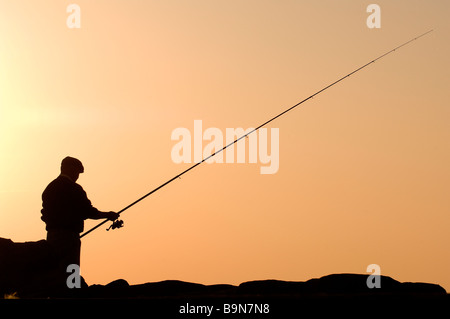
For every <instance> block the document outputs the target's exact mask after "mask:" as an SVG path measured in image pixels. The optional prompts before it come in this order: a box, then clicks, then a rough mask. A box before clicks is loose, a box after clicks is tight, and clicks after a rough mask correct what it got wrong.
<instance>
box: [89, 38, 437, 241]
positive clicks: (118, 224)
mask: <svg viewBox="0 0 450 319" xmlns="http://www.w3.org/2000/svg"><path fill="white" fill-rule="evenodd" d="M430 32H433V30H430V31H427V32H425V33H423V34H421V35H419V36H417V37H415V38H413V39H411V40H409V41H407V42H405V43H403V44H401V45H399V46H397V47H395V48H394V49H391V50H389V51H387V52H386V53H384V54H382V55H380V56H379V57H377V58H375V59H373V60H371V61H370V62H367V63H366V64H364V65H362V66H360V67H359V68H357V69H355V70H354V71H352V72H350V73H348V74H347V75H345V76H343V77H341V78H340V79H338V80H336V81H334V82H333V83H331V84H329V85H327V86H325V87H324V88H322V89H320V90H319V91H317V92H316V93H314V94H313V95H311V96H309V97H307V98H306V99H304V100H302V101H300V102H298V103H297V104H295V105H293V106H291V107H290V108H288V109H286V110H284V111H283V112H281V113H279V114H277V115H275V116H274V117H272V118H271V119H269V120H267V121H266V122H264V123H262V124H260V125H258V126H257V127H256V128H254V129H253V130H251V131H249V132H248V133H246V134H244V135H242V136H241V137H239V138H237V139H235V140H234V141H233V142H231V143H229V144H227V145H226V146H224V147H223V148H222V149H220V150H218V151H217V152H215V153H213V154H211V155H209V156H208V157H205V158H204V159H202V160H201V161H200V162H198V163H196V164H194V165H192V166H191V167H189V168H187V169H186V170H184V171H182V172H181V173H180V174H178V175H176V176H174V177H172V178H171V179H169V180H168V181H167V182H165V183H163V184H161V185H160V186H158V187H156V188H155V189H153V190H152V191H151V192H149V193H147V194H145V195H144V196H142V197H141V198H139V199H137V200H135V201H134V202H132V203H131V204H129V205H128V206H127V207H125V208H123V209H122V210H120V211H119V212H118V213H119V214H121V213H123V212H124V211H126V210H127V209H128V208H130V207H132V206H134V205H136V204H137V203H139V202H140V201H142V200H143V199H145V198H147V197H148V196H150V195H151V194H153V193H154V192H156V191H158V190H160V189H161V188H163V187H164V186H166V185H167V184H169V183H171V182H173V181H174V180H176V179H177V178H180V177H181V176H182V175H184V174H186V173H187V172H189V171H190V170H193V169H194V168H196V167H197V166H199V165H200V164H202V163H203V162H205V161H207V160H208V159H210V158H211V157H213V156H215V155H217V154H219V153H220V152H223V151H224V150H225V149H226V148H227V147H230V146H231V145H234V144H236V143H237V142H238V141H240V140H241V139H243V138H245V137H247V136H248V135H250V134H252V133H253V132H256V131H257V130H259V129H260V128H261V127H263V126H265V125H267V124H269V123H270V122H272V121H274V120H276V119H277V118H279V117H280V116H282V115H284V114H286V113H287V112H289V111H291V110H293V109H295V108H296V107H297V106H299V105H301V104H303V103H305V102H306V101H308V100H310V99H312V98H313V97H315V96H316V95H319V94H320V93H322V92H324V91H325V90H327V89H329V88H330V87H332V86H334V85H336V84H338V83H339V82H341V81H343V80H344V79H346V78H348V77H350V76H352V75H353V74H355V73H356V72H359V71H361V70H362V69H364V68H366V67H367V66H369V65H371V64H372V63H375V62H376V61H378V60H380V59H382V58H384V57H385V56H387V55H389V54H391V53H392V52H394V51H396V50H398V49H400V48H402V47H404V46H405V45H408V44H409V43H411V42H413V41H415V40H417V39H419V38H421V37H423V36H425V35H427V34H429V33H430ZM108 221H109V220H108V219H106V220H104V221H102V222H101V223H99V224H98V225H97V226H94V227H92V228H91V229H90V230H88V231H86V232H85V233H83V234H82V235H80V238H83V237H84V236H86V235H87V234H89V233H91V232H92V231H94V230H96V229H97V228H99V227H100V226H102V225H103V224H105V223H106V222H108ZM122 226H123V221H121V220H115V221H114V222H113V223H112V224H111V226H110V227H109V228H108V229H107V230H109V229H110V228H112V229H115V228H120V227H122Z"/></svg>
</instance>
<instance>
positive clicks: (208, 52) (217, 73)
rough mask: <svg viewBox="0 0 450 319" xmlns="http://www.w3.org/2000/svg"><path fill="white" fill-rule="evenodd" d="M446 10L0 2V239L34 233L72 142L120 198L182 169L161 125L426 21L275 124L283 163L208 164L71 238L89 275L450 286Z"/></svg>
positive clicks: (328, 70)
mask: <svg viewBox="0 0 450 319" xmlns="http://www.w3.org/2000/svg"><path fill="white" fill-rule="evenodd" d="M71 3H76V4H78V5H79V7H80V10H81V11H80V21H81V28H68V26H67V24H66V19H67V18H68V16H69V14H70V13H67V12H66V8H67V6H68V5H69V4H71ZM371 3H377V4H378V5H379V6H380V7H381V28H380V29H369V28H368V27H367V24H366V19H367V17H368V16H369V13H367V12H366V8H367V6H368V5H369V4H371ZM449 14H450V2H448V1H444V0H432V1H425V0H420V1H418V0H408V1H406V0H397V1H387V0H386V1H384V0H377V1H350V0H343V1H335V0H318V1H303V0H296V1H293V0H283V1H273V0H271V1H265V0H258V1H253V0H245V1H235V0H232V1H229V0H228V1H222V0H213V1H211V0H207V1H206V0H191V1H188V0H186V1H184V0H177V1H173V0H168V1H136V0H126V1H125V0H117V1H106V0H103V1H100V0H95V1H84V0H74V1H64V0H58V1H56V0H55V1H53V0H51V1H31V0H29V1H25V0H22V1H13V0H0V237H4V238H10V239H12V240H13V241H16V242H23V241H36V240H40V239H43V238H45V236H46V232H45V224H44V223H43V222H42V221H41V220H40V216H41V214H40V209H41V204H42V202H41V194H42V191H43V190H44V188H45V187H46V186H47V184H48V183H49V182H51V181H52V180H53V179H54V178H56V177H57V175H58V174H59V166H60V162H61V160H62V159H63V158H64V157H65V156H68V155H70V156H73V157H77V158H79V159H80V160H81V161H82V162H83V164H84V167H85V173H84V174H82V175H81V176H80V179H79V180H78V183H79V184H80V185H82V186H83V188H84V189H85V190H86V192H87V194H88V197H89V198H90V199H91V201H92V203H93V204H94V206H95V207H97V208H99V209H100V210H103V211H109V210H114V211H119V210H120V209H122V208H123V207H125V206H127V205H128V204H129V203H131V202H132V201H134V200H136V199H137V198H139V197H140V196H142V195H144V194H146V193H147V192H149V191H150V190H152V189H153V188H155V187H157V186H159V185H160V184H162V183H163V182H165V181H166V180H168V179H170V178H171V177H173V176H174V175H176V174H178V173H179V172H181V171H182V170H184V169H186V168H187V167H189V165H191V164H176V163H174V162H173V161H172V158H171V150H172V148H173V146H174V145H175V144H176V141H173V140H171V133H172V131H173V130H174V129H176V128H182V127H184V128H187V129H189V130H190V131H191V132H193V126H194V120H202V123H203V129H204V130H205V129H206V128H209V127H216V128H219V129H220V130H222V131H223V132H225V130H226V128H237V127H242V128H249V127H255V126H257V125H258V124H260V123H262V122H264V121H266V120H267V119H269V118H271V117H272V116H274V115H276V114H277V113H279V112H281V111H282V110H284V109H286V108H288V107H290V106H292V105H294V104H295V103H297V102H299V101H300V100H302V99H303V98H305V97H307V96H309V95H311V94H313V93H314V92H316V91H318V90H319V89H321V88H323V87H324V86H326V85H328V84H329V83H331V82H333V81H334V80H336V79H338V78H339V77H341V76H343V75H345V74H347V73H349V72H351V71H352V70H354V69H356V68H357V67H359V66H361V65H362V64H364V63H366V62H368V61H370V60H371V59H373V58H375V57H378V56H379V55H381V54H382V53H384V52H386V51H388V50H390V49H392V48H394V47H395V46H397V45H399V44H401V43H403V42H406V41H408V40H409V39H411V38H413V37H415V36H417V35H420V34H422V33H424V32H426V31H428V30H430V29H434V32H433V33H431V34H429V35H427V36H425V37H423V38H421V39H419V40H417V41H415V42H413V43H411V44H410V45H408V46H406V47H404V48H401V49H400V50H398V51H396V52H394V53H393V54H390V55H389V56H387V57H385V58H383V59H382V60H380V61H378V62H377V63H375V64H373V65H371V66H369V67H368V68H366V69H364V70H362V71H361V72H358V73H357V74H355V75H354V76H352V77H350V78H348V79H346V80H345V81H343V82H341V83H339V84H338V85H336V86H334V87H332V88H330V89H329V90H327V91H325V92H323V93H322V94H320V95H319V96H317V97H316V98H314V99H313V100H311V101H308V102H307V103H305V104H303V105H302V106H301V107H300V108H298V109H295V110H293V111H292V112H289V113H288V114H286V115H285V116H283V117H281V118H279V119H277V120H276V121H274V122H272V123H271V124H270V125H269V126H268V128H278V129H279V170H278V172H277V173H276V174H271V175H262V174H260V167H261V166H262V165H263V164H262V163H260V162H258V163H248V162H247V163H239V164H238V163H223V164H218V163H216V164H206V163H205V164H202V165H200V166H199V167H197V168H195V169H194V170H192V171H190V172H189V173H187V174H186V175H184V176H183V177H182V178H181V179H179V180H176V181H174V182H173V183H171V184H169V185H168V186H166V187H164V188H163V189H161V190H159V191H158V192H156V193H155V194H154V195H152V196H150V197H149V198H147V199H145V200H144V201H142V202H141V203H139V204H137V205H136V206H134V207H132V208H131V209H129V210H127V211H126V212H125V213H124V214H123V215H122V216H121V217H122V219H123V220H124V222H125V227H124V228H122V229H120V230H114V231H109V232H106V231H105V228H106V225H105V226H104V227H102V228H99V229H97V230H96V231H95V232H93V233H91V234H89V235H88V236H86V237H85V238H83V240H82V255H81V263H82V265H81V266H82V275H83V277H85V279H86V281H87V282H88V284H105V283H108V282H110V281H112V280H115V279H119V278H124V279H126V280H127V281H128V282H129V283H132V284H135V283H144V282H153V281H162V280H167V279H176V280H183V281H190V282H198V283H203V284H214V283H230V284H239V283H241V282H244V281H249V280H257V279H279V280H295V281H302V280H307V279H310V278H313V277H320V276H324V275H327V274H331V273H363V274H364V273H366V268H367V266H368V265H370V264H378V265H380V267H381V274H382V275H387V276H391V277H393V278H394V279H397V280H399V281H414V282H416V281H422V282H430V283H437V284H440V285H442V286H443V287H444V288H446V289H447V291H449V290H450V275H449V270H450V252H449V245H450V231H449V228H450V214H449V213H450V200H449V191H450V187H449V181H450V165H449V162H450V148H449V146H450V143H449V141H450V125H449V123H450V121H449V120H450V108H449V75H450V63H449V59H448V57H449V56H450V42H449V38H450V37H449V34H450V32H449V31H450V22H449V18H448V16H449ZM205 144H206V143H204V145H205ZM96 223H97V222H95V221H88V222H86V224H85V229H86V230H87V229H89V228H90V227H92V226H94V225H96Z"/></svg>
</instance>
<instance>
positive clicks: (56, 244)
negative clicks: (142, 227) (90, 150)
mask: <svg viewBox="0 0 450 319" xmlns="http://www.w3.org/2000/svg"><path fill="white" fill-rule="evenodd" d="M83 172H84V168H83V164H82V163H81V162H80V161H79V160H78V159H76V158H73V157H66V158H64V159H63V160H62V162H61V174H60V175H59V176H58V178H56V179H55V180H54V181H52V182H51V183H50V184H49V185H48V186H47V188H46V189H45V190H44V192H43V193H42V210H41V213H42V217H41V219H42V220H43V221H44V222H45V223H46V230H47V242H48V243H49V245H50V246H51V248H52V249H53V250H54V252H55V253H56V255H57V257H58V259H59V267H60V271H61V272H62V271H63V272H64V273H65V272H66V268H67V266H68V265H70V264H77V265H80V249H81V241H80V233H81V232H82V231H83V229H84V220H85V219H88V218H90V219H101V218H108V219H109V220H115V219H117V217H118V216H119V214H117V213H115V212H100V211H99V210H98V209H97V208H95V207H93V206H92V204H91V201H90V200H89V199H88V198H87V195H86V192H85V191H84V190H83V188H82V187H81V186H80V185H78V184H77V183H76V181H77V179H78V177H79V175H80V173H83ZM61 272H60V274H62V273H61Z"/></svg>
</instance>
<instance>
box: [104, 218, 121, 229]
mask: <svg viewBox="0 0 450 319" xmlns="http://www.w3.org/2000/svg"><path fill="white" fill-rule="evenodd" d="M122 227H123V220H120V219H116V220H115V221H113V223H112V224H111V226H109V227H108V228H107V229H106V231H108V230H110V229H116V228H122Z"/></svg>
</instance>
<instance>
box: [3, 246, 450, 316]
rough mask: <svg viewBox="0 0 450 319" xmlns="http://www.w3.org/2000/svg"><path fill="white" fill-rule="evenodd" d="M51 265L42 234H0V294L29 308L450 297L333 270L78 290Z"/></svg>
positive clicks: (320, 306) (178, 311) (196, 307)
mask: <svg viewBox="0 0 450 319" xmlns="http://www.w3.org/2000/svg"><path fill="white" fill-rule="evenodd" d="M57 265H58V261H57V260H56V259H55V257H54V255H53V254H52V250H51V246H49V245H48V243H47V242H46V241H45V240H41V241H37V242H26V243H14V242H13V241H11V240H9V239H4V238H0V299H1V298H2V297H7V296H8V295H13V296H15V297H18V298H20V299H21V302H26V300H28V301H30V300H31V301H32V300H39V301H40V302H41V303H39V304H37V303H34V302H33V303H32V307H37V306H38V305H45V306H47V308H52V307H53V306H54V305H53V304H51V302H57V303H58V304H57V305H56V306H67V307H70V308H71V309H73V310H74V311H76V310H77V309H78V308H77V307H78V306H79V303H80V302H82V303H87V304H86V307H89V308H90V307H91V306H93V308H92V309H97V308H96V307H95V305H103V306H101V307H99V308H98V311H99V313H101V314H104V313H105V311H106V312H107V311H109V312H110V313H113V314H117V312H120V311H121V310H123V311H124V312H125V313H126V314H128V312H129V311H131V310H133V311H144V312H145V311H148V310H149V309H151V310H152V312H153V313H155V312H158V313H162V315H165V317H166V316H168V317H175V316H181V315H182V313H183V311H185V312H188V311H206V310H205V309H209V308H202V307H201V306H202V305H210V306H211V307H215V308H214V310H215V312H214V313H216V315H217V313H219V312H221V314H222V315H223V316H224V317H230V316H229V315H230V314H232V313H229V314H224V313H223V311H230V312H232V311H249V309H250V308H249V307H253V306H255V305H256V306H255V307H256V308H255V309H257V310H260V309H266V310H267V307H269V309H272V312H271V314H272V315H273V314H274V313H276V314H277V315H275V316H272V317H275V318H277V317H279V316H285V315H291V314H302V313H303V310H304V309H306V308H309V309H311V308H313V309H315V311H316V312H317V311H319V312H326V313H330V311H331V309H335V308H333V307H335V306H336V307H338V308H339V309H341V310H342V309H350V308H352V307H355V306H358V307H366V308H367V309H371V313H373V311H374V309H378V313H379V312H380V311H381V310H383V311H384V310H385V309H395V308H396V307H397V309H400V310H401V313H402V314H404V312H405V311H406V310H409V311H410V312H412V311H411V309H414V307H416V306H418V305H421V304H423V303H424V302H426V303H427V304H428V303H430V302H431V303H432V304H433V306H432V307H433V308H432V309H438V306H442V305H446V304H448V303H449V302H450V298H449V295H447V292H446V291H445V289H444V288H442V287H441V286H439V285H437V284H430V283H412V282H403V283H402V282H399V281H397V280H394V279H393V278H391V277H388V276H381V277H380V283H381V287H380V288H372V289H370V288H368V286H367V278H368V276H369V274H332V275H328V276H324V277H321V278H316V279H310V280H307V281H304V282H291V281H281V280H262V281H250V282H244V283H241V284H240V285H229V284H216V285H202V284H197V283H188V282H182V281H174V280H167V281H161V282H153V283H144V284H138V285H129V284H128V282H127V281H126V280H124V279H119V280H116V281H113V282H111V283H109V284H107V285H95V284H94V285H90V286H88V285H87V284H86V283H83V284H82V287H81V288H73V289H69V288H67V286H66V281H65V280H66V278H58V276H55V272H54V269H55V267H56V266H57ZM56 273H57V272H56ZM67 275H69V274H67ZM73 303H75V304H73ZM2 305H3V306H5V305H16V306H17V305H20V304H17V303H9V302H8V301H7V300H5V299H4V300H0V306H2ZM233 305H235V306H233ZM239 305H247V306H246V307H247V308H245V309H244V306H242V307H241V308H240V310H239V308H238V307H239ZM249 305H252V306H249ZM267 305H269V306H267ZM226 307H228V308H226ZM231 307H234V308H231ZM264 307H266V308H264ZM270 307H272V308H270ZM349 307H350V308H349ZM47 308H46V309H47ZM105 308H107V309H105ZM338 308H336V309H338ZM24 309H28V310H29V309H36V308H29V307H22V306H20V307H19V309H18V310H17V311H20V310H24ZM80 309H81V308H80ZM100 309H101V310H100ZM210 309H213V308H210ZM426 309H429V308H428V306H427V308H426ZM80 311H81V310H80ZM252 311H254V309H253V310H252ZM333 311H334V310H333ZM427 311H428V310H427ZM333 313H334V312H333ZM191 314H192V313H191ZM196 314H197V315H198V313H196ZM247 314H248V313H247ZM202 315H206V314H204V313H203V314H202ZM208 317H211V316H208ZM216 317H217V316H215V317H213V318H216ZM269 317H270V316H268V315H267V314H266V315H265V316H264V318H269Z"/></svg>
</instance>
